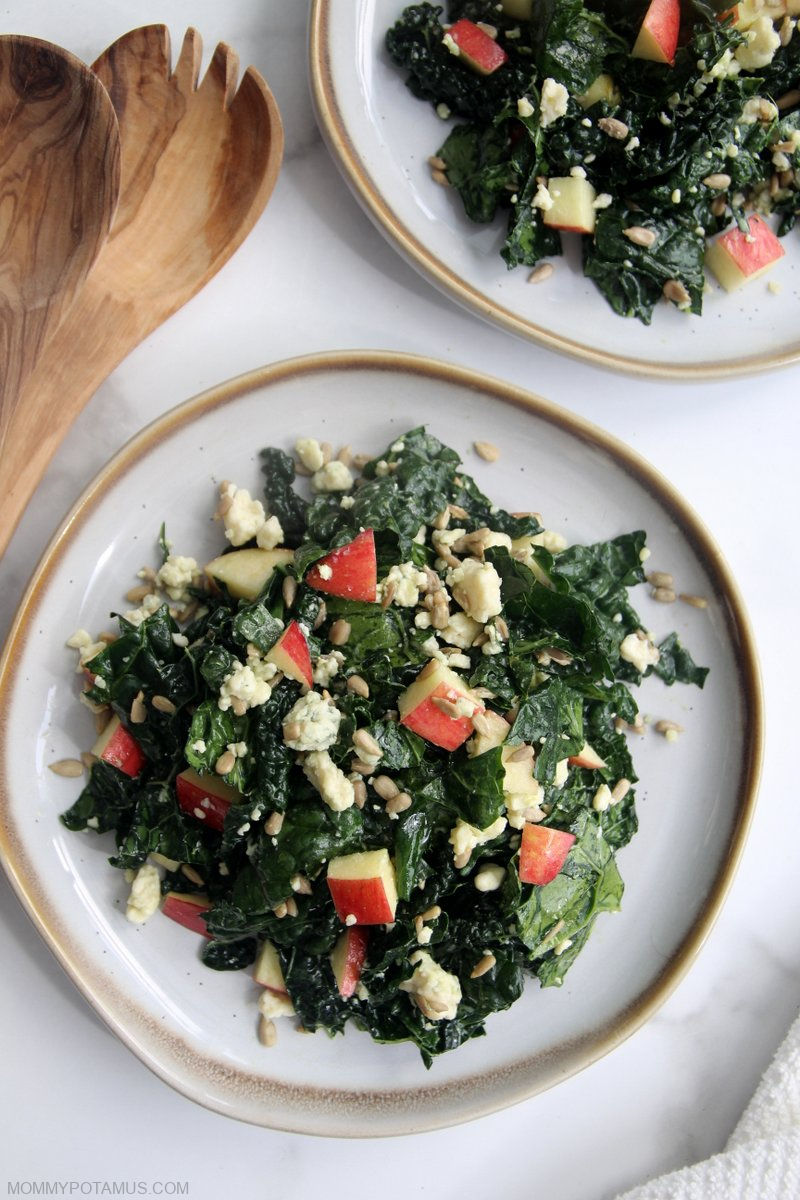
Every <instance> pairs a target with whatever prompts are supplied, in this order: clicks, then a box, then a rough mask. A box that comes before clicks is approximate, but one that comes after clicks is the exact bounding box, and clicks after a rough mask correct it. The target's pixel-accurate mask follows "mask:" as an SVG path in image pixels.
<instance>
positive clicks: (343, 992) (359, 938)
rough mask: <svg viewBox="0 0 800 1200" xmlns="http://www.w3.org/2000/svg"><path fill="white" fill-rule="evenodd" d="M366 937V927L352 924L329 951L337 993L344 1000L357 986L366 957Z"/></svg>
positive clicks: (367, 934)
mask: <svg viewBox="0 0 800 1200" xmlns="http://www.w3.org/2000/svg"><path fill="white" fill-rule="evenodd" d="M368 937H369V933H368V931H367V930H366V929H362V928H360V927H359V926H358V925H353V926H351V928H350V929H345V931H344V933H343V934H342V935H341V937H340V938H339V939H338V940H337V942H336V945H335V946H334V947H333V950H332V952H331V967H332V968H333V974H334V978H335V979H336V986H337V987H338V989H339V995H340V996H342V997H343V999H345V1000H348V999H349V998H350V996H352V995H353V992H354V991H355V990H356V988H357V987H358V981H359V979H360V978H361V971H362V969H363V967H364V961H365V959H366V957H367V940H368Z"/></svg>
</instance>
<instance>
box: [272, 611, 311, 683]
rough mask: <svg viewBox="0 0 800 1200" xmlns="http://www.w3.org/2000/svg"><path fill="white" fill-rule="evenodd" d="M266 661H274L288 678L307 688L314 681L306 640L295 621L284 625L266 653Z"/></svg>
mask: <svg viewBox="0 0 800 1200" xmlns="http://www.w3.org/2000/svg"><path fill="white" fill-rule="evenodd" d="M267 662H271V663H274V664H275V666H276V667H277V668H278V670H279V671H283V673H284V675H286V676H288V678H289V679H294V680H296V682H297V683H302V684H304V685H305V687H307V688H310V687H311V686H312V685H313V683H314V678H313V672H312V670H311V655H310V653H309V649H308V642H307V641H306V639H305V635H304V633H303V631H302V629H301V628H300V626H299V625H298V623H297V621H290V622H289V624H288V625H287V626H286V628H285V629H284V631H283V633H282V634H281V636H280V637H279V638H278V640H277V642H276V643H275V645H274V646H273V647H272V649H271V650H270V652H269V654H268V655H267Z"/></svg>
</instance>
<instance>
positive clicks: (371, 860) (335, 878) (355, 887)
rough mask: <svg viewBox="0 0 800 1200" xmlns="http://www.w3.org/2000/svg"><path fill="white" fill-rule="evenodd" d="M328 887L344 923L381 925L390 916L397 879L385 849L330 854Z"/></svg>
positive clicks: (395, 896)
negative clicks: (332, 855)
mask: <svg viewBox="0 0 800 1200" xmlns="http://www.w3.org/2000/svg"><path fill="white" fill-rule="evenodd" d="M328 887H329V889H330V893H331V898H332V900H333V903H334V907H335V908H336V913H337V915H338V917H339V920H340V921H344V923H345V924H346V925H348V926H351V925H383V924H386V923H388V922H390V921H393V920H394V914H395V909H396V908H397V883H396V880H395V874H394V865H393V864H392V860H391V859H390V858H389V851H388V850H365V851H362V852H361V853H359V854H344V855H341V856H340V857H339V858H332V859H331V860H330V862H329V863H328Z"/></svg>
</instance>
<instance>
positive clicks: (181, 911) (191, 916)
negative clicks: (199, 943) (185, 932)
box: [161, 892, 211, 938]
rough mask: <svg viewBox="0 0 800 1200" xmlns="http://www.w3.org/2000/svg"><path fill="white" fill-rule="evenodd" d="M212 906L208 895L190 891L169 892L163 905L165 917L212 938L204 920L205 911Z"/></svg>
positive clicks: (193, 931)
mask: <svg viewBox="0 0 800 1200" xmlns="http://www.w3.org/2000/svg"><path fill="white" fill-rule="evenodd" d="M210 908H211V901H210V900H209V899H208V896H200V895H198V894H192V893H188V892H167V894H166V896H165V897H164V903H163V904H162V905H161V911H162V912H163V914H164V916H165V917H169V918H170V920H171V921H177V922H178V924H179V925H183V926H184V927H185V928H186V929H191V931H192V933H202V935H203V937H207V938H210V937H211V934H210V933H209V932H208V929H207V927H206V923H205V921H204V920H203V913H205V912H208V910H209V909H210Z"/></svg>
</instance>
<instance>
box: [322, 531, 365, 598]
mask: <svg viewBox="0 0 800 1200" xmlns="http://www.w3.org/2000/svg"><path fill="white" fill-rule="evenodd" d="M306 583H307V584H308V586H309V587H312V588H315V590H316V591H318V592H327V594H328V595H329V596H343V597H344V598H345V599H346V600H363V601H365V602H366V603H373V602H374V601H375V598H376V595H377V591H376V589H377V584H378V563H377V559H376V556H375V535H374V534H373V532H372V530H371V529H365V530H364V532H363V533H359V534H358V536H357V537H355V538H353V540H352V542H348V543H347V545H345V546H339V547H338V549H336V550H331V552H330V554H326V555H325V557H324V558H321V559H320V560H319V562H316V563H315V564H314V566H313V567H311V568H310V570H309V571H308V573H307V574H306Z"/></svg>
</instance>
